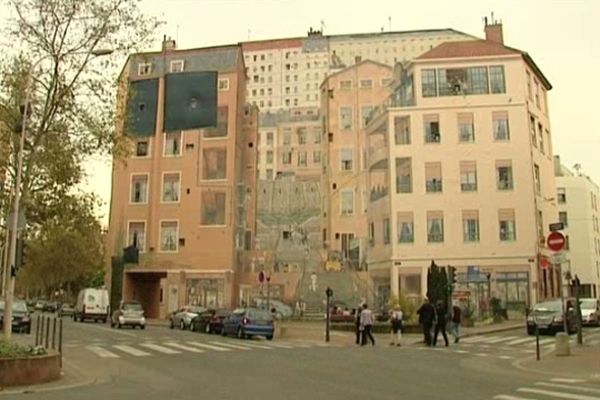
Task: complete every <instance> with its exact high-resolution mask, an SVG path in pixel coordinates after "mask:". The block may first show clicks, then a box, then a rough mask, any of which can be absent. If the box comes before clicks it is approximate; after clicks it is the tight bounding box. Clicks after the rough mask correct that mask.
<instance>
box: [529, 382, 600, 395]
mask: <svg viewBox="0 0 600 400" xmlns="http://www.w3.org/2000/svg"><path fill="white" fill-rule="evenodd" d="M536 385H538V386H548V387H553V388H557V389H567V390H575V391H580V392H586V393H593V394H600V389H592V388H588V387H581V386H574V385H564V384H560V383H549V382H536Z"/></svg>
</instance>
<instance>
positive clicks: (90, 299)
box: [73, 289, 110, 323]
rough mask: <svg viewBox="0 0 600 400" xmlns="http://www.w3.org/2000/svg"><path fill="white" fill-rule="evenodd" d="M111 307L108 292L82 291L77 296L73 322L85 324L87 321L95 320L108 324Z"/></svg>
mask: <svg viewBox="0 0 600 400" xmlns="http://www.w3.org/2000/svg"><path fill="white" fill-rule="evenodd" d="M109 307H110V303H109V301H108V290H106V289H82V290H81V291H80V292H79V295H78V296H77V304H76V305H75V311H74V312H73V321H77V320H79V321H81V322H83V321H84V320H86V319H93V320H94V321H102V322H104V323H106V321H107V320H108V312H109Z"/></svg>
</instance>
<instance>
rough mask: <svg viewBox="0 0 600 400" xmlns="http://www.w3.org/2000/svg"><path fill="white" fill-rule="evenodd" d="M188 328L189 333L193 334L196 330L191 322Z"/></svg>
mask: <svg viewBox="0 0 600 400" xmlns="http://www.w3.org/2000/svg"><path fill="white" fill-rule="evenodd" d="M189 328H190V332H194V331H195V330H196V326H195V325H194V324H193V323H191V322H190V326H189Z"/></svg>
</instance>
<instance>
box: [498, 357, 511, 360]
mask: <svg viewBox="0 0 600 400" xmlns="http://www.w3.org/2000/svg"><path fill="white" fill-rule="evenodd" d="M498 358H501V359H503V360H510V359H512V357H511V356H498Z"/></svg>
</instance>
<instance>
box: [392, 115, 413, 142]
mask: <svg viewBox="0 0 600 400" xmlns="http://www.w3.org/2000/svg"><path fill="white" fill-rule="evenodd" d="M394 140H395V142H396V144H398V145H404V144H410V117H394Z"/></svg>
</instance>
